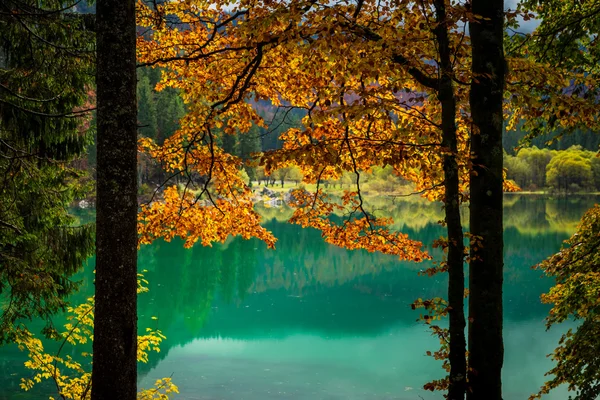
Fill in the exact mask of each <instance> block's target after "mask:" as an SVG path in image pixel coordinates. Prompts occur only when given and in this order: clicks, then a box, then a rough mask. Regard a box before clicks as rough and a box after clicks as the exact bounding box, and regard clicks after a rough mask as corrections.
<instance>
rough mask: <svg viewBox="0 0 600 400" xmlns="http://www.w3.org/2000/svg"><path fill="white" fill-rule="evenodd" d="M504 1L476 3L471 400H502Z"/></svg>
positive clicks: (473, 24) (473, 25)
mask: <svg viewBox="0 0 600 400" xmlns="http://www.w3.org/2000/svg"><path fill="white" fill-rule="evenodd" d="M503 3H504V2H503V1H502V0H473V1H472V11H473V13H474V15H475V18H476V20H475V21H471V22H470V23H469V29H470V32H471V43H472V49H473V50H472V51H473V61H472V72H473V81H472V83H471V93H470V105H471V113H472V117H473V125H474V127H473V132H472V138H471V153H472V162H473V167H472V171H471V203H470V226H471V234H472V235H473V238H472V240H473V241H474V242H473V243H472V245H471V252H470V256H471V262H470V267H469V291H470V294H469V317H470V318H469V374H468V379H469V386H470V391H469V392H468V395H467V398H468V399H469V400H501V399H502V376H501V373H502V364H503V359H504V346H503V342H502V280H503V277H502V273H503V254H502V252H503V238H502V233H503V231H502V230H503V226H502V179H503V178H502V120H503V116H502V101H503V100H502V95H503V90H504V74H505V67H504V65H505V63H504V52H503V23H504V4H503Z"/></svg>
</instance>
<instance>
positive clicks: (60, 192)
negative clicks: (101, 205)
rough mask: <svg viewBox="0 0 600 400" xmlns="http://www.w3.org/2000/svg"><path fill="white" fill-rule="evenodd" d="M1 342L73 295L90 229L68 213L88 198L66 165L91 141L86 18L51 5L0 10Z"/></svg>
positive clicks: (29, 0)
mask: <svg viewBox="0 0 600 400" xmlns="http://www.w3.org/2000/svg"><path fill="white" fill-rule="evenodd" d="M0 10H1V11H0V38H2V39H0V54H1V56H0V82H1V83H0V176H2V179H1V180H0V293H2V295H3V296H6V299H7V300H8V301H7V302H6V304H8V306H6V307H3V308H1V309H0V313H1V314H0V343H1V342H3V341H5V340H7V339H10V338H11V336H12V334H13V333H14V332H15V327H16V325H15V323H16V322H17V321H23V320H27V319H31V318H35V317H39V318H42V319H45V320H46V321H47V326H46V330H45V333H46V334H48V335H50V334H53V333H54V331H53V329H52V324H51V319H50V318H51V316H52V314H54V313H55V312H57V311H59V310H62V309H64V308H65V306H66V304H67V303H66V298H67V296H68V295H69V294H71V293H73V292H74V291H75V290H76V289H77V285H76V283H75V282H73V281H71V276H72V275H73V274H74V273H75V272H77V271H78V270H79V269H80V268H81V267H82V264H83V262H84V261H85V260H86V258H87V257H88V256H90V254H91V252H92V250H93V234H94V232H93V227H91V226H82V227H73V226H72V224H73V223H74V219H73V218H72V217H71V216H70V215H69V214H68V212H67V207H68V205H69V204H70V203H71V202H72V201H73V200H74V199H76V198H78V197H80V196H83V195H84V193H85V192H86V190H85V187H83V186H82V185H81V181H80V178H81V177H82V171H80V170H78V169H76V168H74V167H73V164H72V161H73V160H75V159H76V158H78V157H80V156H81V155H82V154H83V153H84V151H85V149H86V146H87V145H88V144H89V142H90V135H91V131H90V130H89V129H88V128H89V113H86V112H78V111H76V110H82V109H83V108H86V107H87V106H86V105H85V103H86V102H87V101H88V98H89V95H90V93H88V92H89V88H90V87H91V84H92V78H93V43H94V41H93V32H92V31H91V30H90V28H93V19H90V18H88V16H84V15H80V14H75V13H74V12H73V9H66V10H65V9H64V3H63V2H61V1H56V0H42V1H33V0H21V1H10V2H2V3H1V5H0Z"/></svg>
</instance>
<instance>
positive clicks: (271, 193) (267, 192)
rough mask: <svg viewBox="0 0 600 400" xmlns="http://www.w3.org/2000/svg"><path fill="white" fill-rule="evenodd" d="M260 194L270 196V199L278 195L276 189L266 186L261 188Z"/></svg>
mask: <svg viewBox="0 0 600 400" xmlns="http://www.w3.org/2000/svg"><path fill="white" fill-rule="evenodd" d="M260 194H262V195H263V196H267V197H270V198H272V199H275V198H277V197H279V195H278V194H277V192H276V191H274V190H271V189H269V188H267V187H265V188H263V190H262V191H261V192H260Z"/></svg>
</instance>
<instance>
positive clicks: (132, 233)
mask: <svg viewBox="0 0 600 400" xmlns="http://www.w3.org/2000/svg"><path fill="white" fill-rule="evenodd" d="M96 16H97V26H96V28H97V80H96V83H97V91H98V92H97V94H98V98H97V101H98V179H97V196H98V197H97V202H98V205H97V211H96V226H97V228H96V232H97V233H96V309H95V329H94V364H93V369H92V399H94V400H113V399H119V400H133V399H135V398H136V392H137V388H136V385H137V382H136V380H137V365H136V364H137V362H136V352H137V316H136V313H137V311H136V297H137V295H136V289H137V269H136V267H137V229H136V228H137V226H136V225H137V222H136V219H137V199H136V195H137V169H136V159H137V146H136V142H137V132H136V130H137V127H136V125H137V115H136V114H137V111H136V73H135V63H136V58H135V1H134V0H98V3H97V14H96Z"/></svg>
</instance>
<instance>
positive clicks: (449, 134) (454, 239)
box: [434, 0, 467, 400]
mask: <svg viewBox="0 0 600 400" xmlns="http://www.w3.org/2000/svg"><path fill="white" fill-rule="evenodd" d="M434 4H435V9H436V20H437V22H438V25H437V26H436V28H435V31H434V33H435V35H436V40H437V42H438V46H439V53H440V67H441V76H440V88H439V90H438V98H439V100H440V102H441V105H442V145H443V147H444V148H445V151H446V155H445V156H444V186H445V187H444V188H445V198H444V209H445V212H446V226H447V230H448V259H447V265H448V306H449V309H450V310H449V315H450V321H449V333H450V345H449V347H450V349H449V350H450V354H449V362H450V386H449V388H448V399H449V400H463V399H464V398H465V392H466V377H467V360H466V350H467V349H466V347H467V344H466V340H465V313H464V292H465V274H464V263H463V262H464V243H463V231H462V223H461V220H460V198H459V196H460V193H459V179H458V164H457V162H456V154H457V152H458V147H457V139H456V98H455V96H454V87H453V84H452V76H453V68H452V62H451V59H450V52H451V49H450V42H449V40H448V26H447V24H446V7H445V0H435V2H434Z"/></svg>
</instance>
